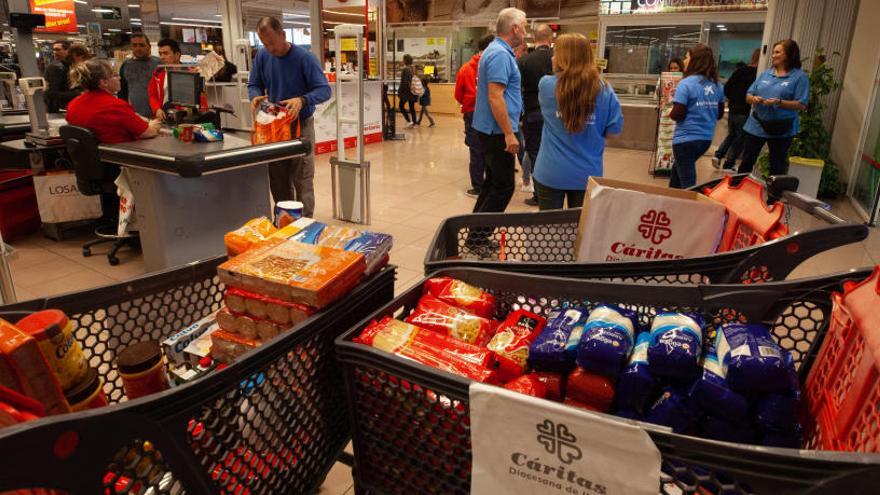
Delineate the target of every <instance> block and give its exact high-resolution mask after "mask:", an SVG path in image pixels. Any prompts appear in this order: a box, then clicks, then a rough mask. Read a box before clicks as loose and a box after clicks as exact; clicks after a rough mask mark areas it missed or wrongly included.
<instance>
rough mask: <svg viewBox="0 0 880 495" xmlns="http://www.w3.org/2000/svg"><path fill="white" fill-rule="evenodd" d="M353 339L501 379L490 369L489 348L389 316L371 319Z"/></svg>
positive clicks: (484, 378) (479, 377)
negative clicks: (372, 320)
mask: <svg viewBox="0 0 880 495" xmlns="http://www.w3.org/2000/svg"><path fill="white" fill-rule="evenodd" d="M354 341H355V342H358V343H361V344H366V345H368V346H371V347H374V348H376V349H381V350H383V351H386V352H390V353H392V354H396V355H398V356H402V357H406V358H409V359H412V360H413V361H416V362H419V363H422V364H425V365H428V366H431V367H434V368H437V369H440V370H443V371H448V372H450V373H453V374H456V375H460V376H463V377H465V378H470V379H472V380H476V381H479V382H484V383H488V384H491V385H499V384H500V383H501V380H500V379H499V377H498V372H497V371H495V370H494V369H489V366H492V365H493V363H494V360H495V357H494V355H493V354H492V353H491V352H489V351H487V350H486V349H484V348H482V347H478V346H475V345H472V344H468V343H466V342H461V341H459V340H456V339H453V338H451V337H448V336H446V335H442V334H440V333H437V332H435V331H433V330H427V329H424V328H419V327H417V326H415V325H410V324H408V323H404V322H402V321H399V320H394V319H391V318H390V317H385V318H383V319H382V320H380V321H378V322H376V321H374V322H373V323H370V324H369V325H368V326H367V328H365V329H364V330H363V331H362V332H361V334H360V335H359V336H358V337H356V338H355V339H354Z"/></svg>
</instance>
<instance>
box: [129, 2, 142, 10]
mask: <svg viewBox="0 0 880 495" xmlns="http://www.w3.org/2000/svg"><path fill="white" fill-rule="evenodd" d="M128 8H130V9H139V8H141V6H140V4H136V3H130V4H128Z"/></svg>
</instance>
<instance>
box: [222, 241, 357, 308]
mask: <svg viewBox="0 0 880 495" xmlns="http://www.w3.org/2000/svg"><path fill="white" fill-rule="evenodd" d="M365 270H366V264H365V262H364V257H363V255H361V254H357V253H351V252H348V251H342V250H340V249H335V248H330V247H324V246H312V245H310V244H303V243H301V242H296V241H293V240H289V239H288V240H282V239H271V240H268V241H266V242H264V243H262V244H260V245H259V246H255V247H254V248H252V249H250V250H248V251H245V252H244V253H242V254H240V255H238V256H236V257H235V258H233V259H231V260H229V261H227V262H225V263H223V264H222V265H220V266H219V267H218V268H217V274H218V275H219V277H220V281H221V282H223V283H224V284H226V285H227V286H232V287H240V288H242V289H245V290H249V291H252V292H257V293H260V294H264V295H267V296H270V297H274V298H278V299H281V300H284V301H287V302H296V303H301V304H305V305H307V306H312V307H315V308H323V307H324V306H327V305H328V304H330V303H332V302H333V301H335V300H336V299H339V298H340V297H341V296H342V295H344V294H346V293H347V292H348V291H349V290H351V289H352V288H353V287H354V286H355V285H356V284H357V283H358V281H359V280H360V278H361V276H362V275H363V274H364V271H365Z"/></svg>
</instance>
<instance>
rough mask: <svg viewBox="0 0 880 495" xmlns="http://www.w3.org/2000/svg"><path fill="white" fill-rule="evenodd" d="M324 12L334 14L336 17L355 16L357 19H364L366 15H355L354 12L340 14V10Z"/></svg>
mask: <svg viewBox="0 0 880 495" xmlns="http://www.w3.org/2000/svg"><path fill="white" fill-rule="evenodd" d="M322 12H326V13H328V14H334V15H349V16H355V17H363V16H364V15H365V14H355V13H353V12H340V11H338V10H326V9H325V10H323V11H322Z"/></svg>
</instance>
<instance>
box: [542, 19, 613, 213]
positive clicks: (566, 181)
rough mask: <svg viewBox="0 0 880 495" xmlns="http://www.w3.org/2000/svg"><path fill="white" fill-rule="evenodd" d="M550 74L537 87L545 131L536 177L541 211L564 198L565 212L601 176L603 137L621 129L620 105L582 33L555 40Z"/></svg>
mask: <svg viewBox="0 0 880 495" xmlns="http://www.w3.org/2000/svg"><path fill="white" fill-rule="evenodd" d="M553 72H554V74H553V75H550V76H544V77H542V78H541V80H540V82H539V83H538V103H540V105H541V113H542V114H543V116H544V129H543V131H542V133H541V148H540V149H539V150H538V158H537V160H536V162H535V174H534V179H535V192H536V193H537V194H538V207H539V208H540V209H541V210H555V209H559V208H562V206H563V203H564V202H565V201H566V198H567V199H568V207H569V208H577V207H580V206H582V205H583V203H584V191H585V189H586V186H587V180H588V179H589V178H590V177H592V176H597V177H601V176H602V155H603V154H604V152H605V136H607V135H609V134H619V133H620V131H621V130H622V129H623V114H622V113H621V110H620V102H619V101H618V100H617V95H615V94H614V90H613V89H611V87H610V86H609V85H608V84H606V83H605V82H604V81H602V79H601V77H600V76H599V70H598V69H597V68H596V65H595V64H594V62H593V51H592V50H591V49H590V42H589V40H587V38H586V37H585V36H584V35H582V34H579V33H570V34H563V35H562V36H560V37H559V38H558V39H557V40H556V46H555V48H554V52H553Z"/></svg>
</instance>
